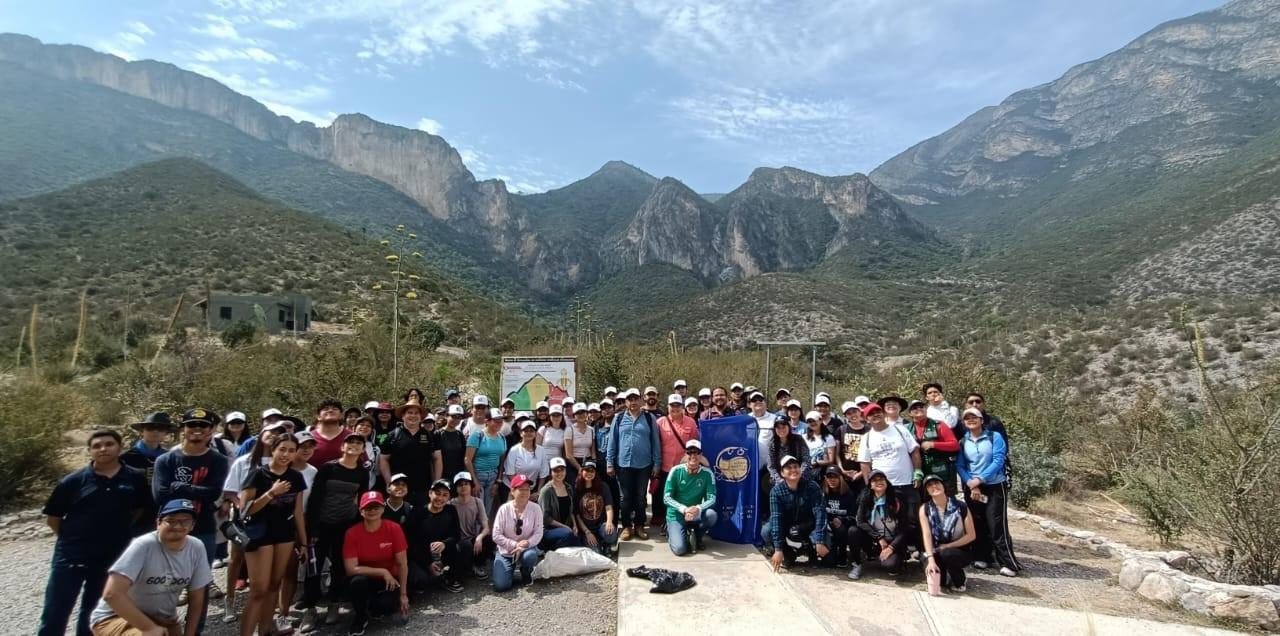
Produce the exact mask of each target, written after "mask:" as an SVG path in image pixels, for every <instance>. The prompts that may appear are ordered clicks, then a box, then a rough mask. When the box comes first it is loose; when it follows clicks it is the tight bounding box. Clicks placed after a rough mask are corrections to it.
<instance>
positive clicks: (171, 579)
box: [143, 574, 191, 587]
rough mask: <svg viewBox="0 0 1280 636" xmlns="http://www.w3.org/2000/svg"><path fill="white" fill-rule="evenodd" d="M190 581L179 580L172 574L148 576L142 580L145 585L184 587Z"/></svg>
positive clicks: (187, 579) (186, 579)
mask: <svg viewBox="0 0 1280 636" xmlns="http://www.w3.org/2000/svg"><path fill="white" fill-rule="evenodd" d="M190 581H191V579H189V578H179V577H176V576H174V575H172V574H165V575H161V576H149V577H147V578H146V579H144V580H143V583H145V584H146V585H172V586H182V587H186V586H187V583H189V582H190Z"/></svg>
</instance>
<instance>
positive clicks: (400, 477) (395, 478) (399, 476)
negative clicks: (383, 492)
mask: <svg viewBox="0 0 1280 636" xmlns="http://www.w3.org/2000/svg"><path fill="white" fill-rule="evenodd" d="M401 480H404V481H409V476H408V475H406V474H404V473H396V474H394V475H392V476H391V481H389V482H387V483H388V484H394V483H396V482H397V481H401Z"/></svg>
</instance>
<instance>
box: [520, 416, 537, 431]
mask: <svg viewBox="0 0 1280 636" xmlns="http://www.w3.org/2000/svg"><path fill="white" fill-rule="evenodd" d="M526 428H531V429H533V430H535V431H536V430H538V423H537V422H534V421H533V420H529V419H526V420H525V421H524V424H521V425H520V430H522V431H523V430H524V429H526Z"/></svg>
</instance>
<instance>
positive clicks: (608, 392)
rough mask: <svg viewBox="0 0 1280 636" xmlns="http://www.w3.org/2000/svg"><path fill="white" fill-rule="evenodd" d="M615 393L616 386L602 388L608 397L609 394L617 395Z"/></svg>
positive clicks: (616, 390)
mask: <svg viewBox="0 0 1280 636" xmlns="http://www.w3.org/2000/svg"><path fill="white" fill-rule="evenodd" d="M617 392H618V387H616V386H607V387H605V388H604V394H605V395H610V394H613V393H617Z"/></svg>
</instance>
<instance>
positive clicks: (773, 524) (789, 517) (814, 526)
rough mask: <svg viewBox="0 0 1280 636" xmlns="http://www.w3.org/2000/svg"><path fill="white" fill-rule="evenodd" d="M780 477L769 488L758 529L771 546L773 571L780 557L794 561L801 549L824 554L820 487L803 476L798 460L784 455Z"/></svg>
mask: <svg viewBox="0 0 1280 636" xmlns="http://www.w3.org/2000/svg"><path fill="white" fill-rule="evenodd" d="M781 464H782V479H781V480H780V481H779V482H778V483H776V484H774V486H773V489H772V490H770V491H769V521H768V523H765V524H764V528H763V530H761V537H762V538H763V539H764V543H765V545H766V546H768V547H769V548H770V549H772V555H771V559H770V562H771V564H772V565H773V569H774V571H777V570H779V569H780V568H781V567H782V564H783V562H784V561H786V562H787V563H788V565H789V564H790V563H791V562H794V561H795V558H796V556H798V555H799V554H801V553H805V552H810V551H812V553H810V554H809V559H810V561H813V557H814V556H815V555H816V556H818V557H825V556H827V554H828V553H830V549H829V548H828V547H827V542H828V536H827V501H826V499H825V498H824V497H823V496H822V487H821V486H819V485H818V483H817V482H815V481H813V480H812V479H805V478H804V469H803V468H801V466H800V460H799V459H797V458H796V457H794V456H791V455H787V456H785V457H783V458H782V461H781Z"/></svg>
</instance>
